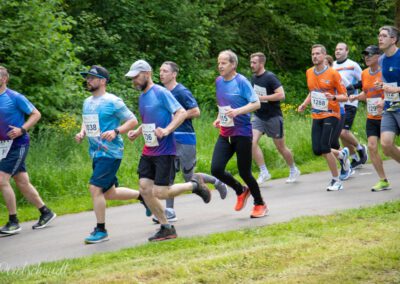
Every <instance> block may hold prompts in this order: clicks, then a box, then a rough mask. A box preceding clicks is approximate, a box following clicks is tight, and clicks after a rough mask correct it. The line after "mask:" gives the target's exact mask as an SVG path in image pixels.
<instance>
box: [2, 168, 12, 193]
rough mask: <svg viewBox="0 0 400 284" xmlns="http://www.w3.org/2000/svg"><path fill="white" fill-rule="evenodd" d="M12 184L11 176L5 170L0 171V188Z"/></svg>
mask: <svg viewBox="0 0 400 284" xmlns="http://www.w3.org/2000/svg"><path fill="white" fill-rule="evenodd" d="M9 185H10V177H9V176H8V175H6V174H4V173H3V172H0V190H3V188H5V187H8V186H9Z"/></svg>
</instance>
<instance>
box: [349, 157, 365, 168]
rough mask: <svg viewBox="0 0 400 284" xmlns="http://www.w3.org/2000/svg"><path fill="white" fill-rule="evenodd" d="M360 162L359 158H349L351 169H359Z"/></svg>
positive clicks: (360, 166)
mask: <svg viewBox="0 0 400 284" xmlns="http://www.w3.org/2000/svg"><path fill="white" fill-rule="evenodd" d="M362 165H363V164H362V162H361V160H359V161H356V160H355V159H353V160H351V167H352V168H353V169H360V168H362Z"/></svg>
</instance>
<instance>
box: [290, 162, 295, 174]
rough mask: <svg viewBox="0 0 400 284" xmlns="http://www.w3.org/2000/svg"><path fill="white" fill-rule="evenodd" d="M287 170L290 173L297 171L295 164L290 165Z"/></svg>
mask: <svg viewBox="0 0 400 284" xmlns="http://www.w3.org/2000/svg"><path fill="white" fill-rule="evenodd" d="M289 168H290V171H291V172H294V171H296V169H297V167H296V164H295V163H293V165H290V166H289Z"/></svg>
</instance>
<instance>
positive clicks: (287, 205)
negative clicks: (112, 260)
mask: <svg viewBox="0 0 400 284" xmlns="http://www.w3.org/2000/svg"><path fill="white" fill-rule="evenodd" d="M384 166H385V170H386V172H387V176H388V178H389V181H390V182H391V185H392V190H387V191H383V192H371V190H370V188H371V186H372V185H374V184H375V183H376V182H377V180H378V178H377V175H376V173H375V171H374V170H373V168H372V165H365V166H364V167H363V168H362V169H360V170H357V171H356V174H355V175H354V176H353V177H352V178H350V179H349V180H348V181H345V183H344V190H342V191H339V192H327V191H326V190H325V188H326V185H327V184H328V181H329V179H330V174H329V173H328V172H319V173H314V174H308V175H302V176H301V177H300V178H299V180H298V182H296V183H295V184H285V179H277V180H272V181H269V182H268V184H267V186H265V187H263V188H262V195H263V197H264V199H265V200H266V201H267V202H268V205H269V208H270V214H269V216H267V217H264V218H260V219H251V218H250V211H251V208H252V198H251V197H250V198H249V202H248V203H247V206H246V208H244V209H243V210H242V211H239V212H236V211H234V210H233V207H234V205H235V202H236V196H235V194H234V191H233V190H230V191H229V192H228V196H227V198H226V199H225V200H221V199H220V197H219V194H218V192H217V191H213V197H212V200H211V202H210V203H209V204H204V203H203V202H202V201H201V199H200V198H199V197H198V196H197V195H193V194H189V195H184V196H180V197H178V198H176V199H175V210H176V213H177V216H178V219H179V220H178V222H176V223H175V227H176V230H177V233H178V237H192V236H201V235H208V234H212V233H217V232H224V231H232V230H238V229H242V228H249V227H256V226H266V225H270V224H273V223H278V222H285V221H289V220H291V219H293V218H296V217H300V216H307V215H326V214H331V213H334V212H336V211H339V210H343V209H347V208H359V207H365V206H371V205H374V204H379V203H384V202H386V201H390V200H395V199H400V178H399V176H398V175H399V174H400V165H399V164H398V163H396V162H394V161H386V162H385V163H384ZM33 223H34V222H33V221H32V222H26V223H22V224H21V225H22V231H21V232H20V233H19V234H17V235H13V236H2V237H0V270H9V269H12V268H16V267H20V268H21V267H25V266H26V265H31V264H38V263H40V262H47V261H54V260H62V259H66V258H77V257H83V256H87V255H92V254H95V253H100V252H108V251H117V250H120V249H122V248H128V247H134V246H137V245H141V244H144V243H147V238H148V237H150V236H151V235H153V234H154V232H155V231H156V230H157V229H158V226H157V225H154V224H153V223H152V222H151V218H148V217H146V216H145V210H144V207H143V206H142V205H140V204H132V205H126V206H120V207H114V208H108V209H107V229H108V233H109V237H110V240H109V241H107V242H103V243H99V244H93V245H85V244H84V242H83V240H84V238H85V237H87V236H88V235H89V233H90V232H91V231H92V229H93V227H94V226H95V223H96V222H95V216H94V213H93V212H84V213H79V214H71V215H64V216H59V217H57V218H56V219H55V220H54V221H53V222H52V223H51V224H50V225H49V226H48V227H47V228H45V229H42V230H35V231H34V230H32V229H31V227H32V224H33Z"/></svg>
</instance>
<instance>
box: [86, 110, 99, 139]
mask: <svg viewBox="0 0 400 284" xmlns="http://www.w3.org/2000/svg"><path fill="white" fill-rule="evenodd" d="M82 117H83V124H84V125H85V130H86V135H87V136H88V137H98V136H100V123H99V115H98V114H84V115H82Z"/></svg>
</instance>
